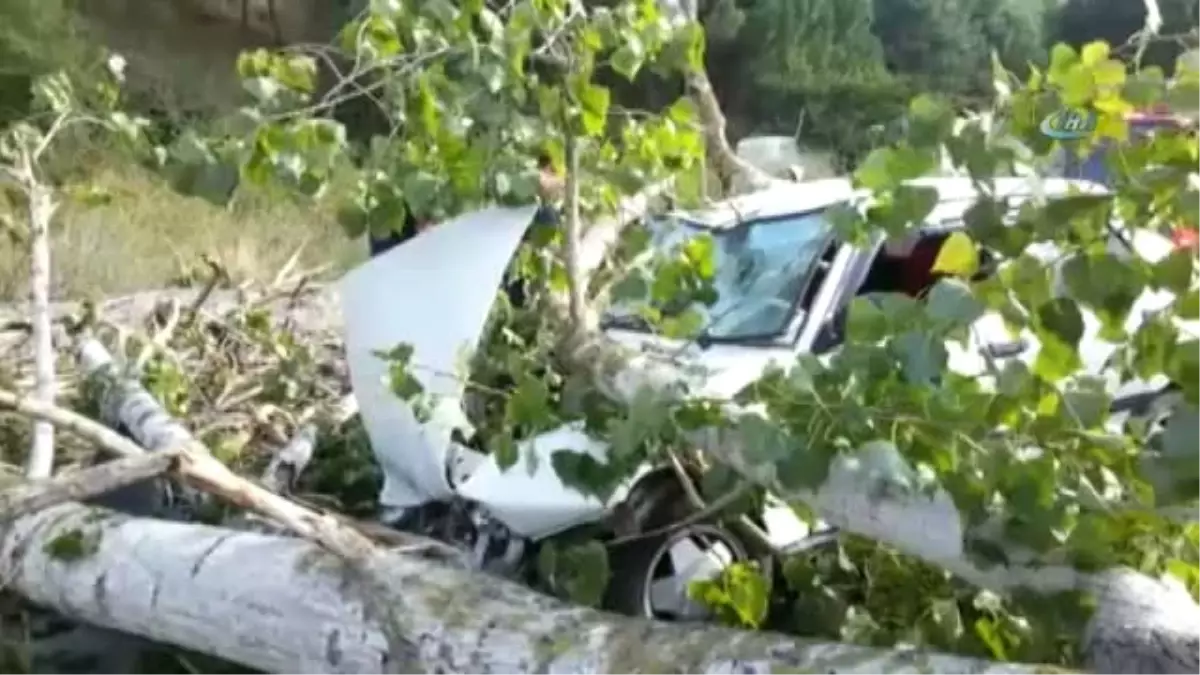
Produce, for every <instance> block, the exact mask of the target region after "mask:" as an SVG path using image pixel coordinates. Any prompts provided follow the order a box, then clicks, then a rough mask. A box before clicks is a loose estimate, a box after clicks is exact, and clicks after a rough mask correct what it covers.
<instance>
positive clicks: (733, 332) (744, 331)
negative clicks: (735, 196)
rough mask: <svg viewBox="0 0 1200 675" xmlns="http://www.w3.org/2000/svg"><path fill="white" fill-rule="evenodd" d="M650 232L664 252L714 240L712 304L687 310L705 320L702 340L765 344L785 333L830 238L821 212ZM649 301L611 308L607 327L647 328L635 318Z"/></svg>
mask: <svg viewBox="0 0 1200 675" xmlns="http://www.w3.org/2000/svg"><path fill="white" fill-rule="evenodd" d="M650 230H651V236H652V246H654V247H655V248H656V249H658V250H659V251H662V252H669V251H672V250H674V249H675V248H676V247H679V246H681V245H683V244H684V243H685V242H687V241H688V240H689V239H691V238H693V237H697V236H711V237H712V241H713V257H714V261H713V262H714V265H715V278H714V285H715V287H716V291H717V301H716V302H715V303H713V304H712V305H711V306H708V307H704V306H702V305H696V306H694V307H693V308H692V309H694V310H697V311H699V312H700V313H701V315H702V316H703V317H704V322H703V325H704V326H705V330H704V335H705V337H706V338H708V339H711V340H718V341H737V340H753V339H769V338H773V337H776V336H778V335H780V334H781V333H783V332H784V331H785V330H786V329H787V326H788V323H789V321H790V320H791V318H792V316H793V315H794V308H795V305H796V302H797V301H798V300H799V298H800V295H801V294H802V293H803V292H804V289H805V287H806V285H807V283H808V280H809V278H810V277H811V274H812V272H813V270H814V269H815V268H816V264H817V262H818V261H819V259H820V256H821V253H822V252H823V251H824V249H825V246H826V242H827V241H828V238H829V235H830V233H831V228H830V226H829V223H828V221H827V220H826V217H825V212H823V211H816V212H809V213H802V214H792V215H787V216H780V217H775V218H764V219H757V220H750V221H746V222H744V223H741V224H738V225H735V226H732V227H729V228H708V227H704V226H702V225H699V224H697V223H693V222H690V221H687V220H683V219H662V220H659V221H657V222H655V223H654V224H652V225H651V227H650ZM646 302H647V301H643V303H636V302H625V303H621V304H617V305H614V306H613V307H611V308H610V309H609V311H608V312H607V313H606V316H605V324H606V325H607V326H610V327H613V328H624V329H629V330H637V331H646V330H649V326H648V324H647V322H646V321H645V320H644V319H642V318H641V317H640V316H639V315H638V313H637V307H638V306H639V305H642V306H644V304H646ZM655 309H657V310H659V311H664V308H663V307H655ZM682 311H684V310H683V309H678V310H677V312H676V313H680V312H682Z"/></svg>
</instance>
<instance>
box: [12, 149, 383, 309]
mask: <svg viewBox="0 0 1200 675" xmlns="http://www.w3.org/2000/svg"><path fill="white" fill-rule="evenodd" d="M91 174H92V176H93V181H92V182H93V184H94V185H95V186H96V187H97V188H98V189H100V190H101V191H103V192H106V193H107V194H108V195H109V199H108V202H107V203H105V204H103V205H99V206H88V205H85V204H83V203H79V202H78V201H68V202H66V203H65V204H64V206H63V208H62V210H61V212H60V214H59V216H58V218H57V219H56V222H55V223H54V231H53V255H54V262H53V266H54V267H53V268H54V288H55V295H56V296H58V297H60V298H86V297H97V296H100V295H112V294H115V293H123V292H128V291H131V290H136V289H144V288H154V287H162V286H164V285H167V284H169V283H173V282H176V281H178V280H180V279H181V278H183V279H186V278H187V276H188V273H189V271H190V270H192V269H196V268H197V267H198V263H199V256H200V255H202V254H207V255H209V256H211V257H212V258H214V259H215V260H216V261H218V262H219V263H221V264H222V265H223V266H224V267H225V268H226V270H227V271H228V272H229V273H230V275H231V276H232V277H233V279H234V280H235V281H239V280H243V279H247V278H254V279H264V278H266V279H269V278H270V277H271V276H273V275H274V273H275V271H277V270H278V269H279V268H280V267H281V266H282V265H283V264H284V263H285V262H286V261H287V259H288V258H289V257H291V255H292V254H293V252H295V251H296V249H297V248H299V247H301V246H303V251H302V253H301V259H302V260H303V261H304V263H305V264H306V265H308V266H316V265H322V264H328V265H331V266H332V267H333V270H332V271H334V272H336V271H338V270H342V269H345V268H346V267H348V266H349V265H351V264H353V263H354V262H356V261H358V260H361V259H362V258H363V257H365V246H364V244H363V243H362V242H359V241H352V240H349V239H347V238H346V236H345V235H344V234H343V233H342V231H341V229H340V227H339V226H338V225H337V223H336V222H335V220H334V218H333V213H332V209H331V208H330V207H329V206H328V205H311V204H302V203H297V202H295V201H292V200H289V199H287V198H286V197H285V196H282V195H266V194H253V193H251V194H243V195H239V197H238V198H237V199H236V200H235V201H234V203H233V204H231V205H230V206H229V207H228V208H224V209H223V208H219V207H217V206H214V205H212V204H210V203H208V202H206V201H203V200H201V199H197V198H193V197H185V196H183V195H180V194H178V193H176V192H174V191H173V190H172V189H171V187H170V186H169V185H168V184H167V183H166V182H165V181H163V180H162V179H161V178H158V177H157V176H155V175H153V174H152V173H150V172H148V171H146V170H144V169H142V168H140V167H137V166H136V165H132V164H129V163H125V162H120V161H116V160H109V161H105V162H103V163H101V164H99V165H98V166H97V167H96V168H95V170H94V171H92V172H91ZM26 276H27V259H26V256H25V253H24V251H23V250H22V247H20V246H15V245H13V244H5V245H4V246H3V248H0V299H8V300H18V299H23V297H24V295H25V293H26V288H27V286H26Z"/></svg>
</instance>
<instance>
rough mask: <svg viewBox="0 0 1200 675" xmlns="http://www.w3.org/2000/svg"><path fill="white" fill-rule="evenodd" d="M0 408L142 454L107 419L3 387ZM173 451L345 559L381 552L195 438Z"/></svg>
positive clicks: (202, 475)
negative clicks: (241, 471) (245, 474)
mask: <svg viewBox="0 0 1200 675" xmlns="http://www.w3.org/2000/svg"><path fill="white" fill-rule="evenodd" d="M0 407H4V408H8V409H10V410H13V411H15V412H18V413H21V414H23V415H27V416H29V417H32V418H34V419H37V420H40V421H43V422H48V423H50V424H53V425H54V426H56V427H58V428H59V429H61V430H63V431H66V432H68V433H71V434H75V435H77V436H81V437H83V438H86V439H87V440H89V441H92V442H93V443H95V444H96V445H98V446H100V447H101V448H103V449H105V450H107V451H108V452H110V453H112V454H116V455H122V456H125V457H130V456H141V455H142V454H143V453H144V451H143V450H142V448H140V447H138V445H137V444H136V443H134V442H133V441H131V440H129V439H128V438H125V437H124V436H122V435H121V434H119V433H117V432H115V431H113V430H112V429H109V428H108V427H106V426H104V425H103V424H100V423H99V422H95V421H93V420H91V419H88V418H87V417H84V416H82V415H80V414H78V413H75V412H72V411H70V410H66V409H64V408H60V407H58V406H56V405H53V404H46V403H43V402H41V401H35V400H32V399H29V398H25V397H22V396H19V395H18V394H16V393H14V392H11V391H7V390H0ZM171 452H173V453H175V454H176V457H175V459H177V460H178V461H177V464H176V466H175V471H174V473H175V474H176V475H177V476H179V478H181V479H182V480H184V481H185V482H186V483H188V484H189V485H191V486H193V487H195V488H197V489H200V490H202V491H204V492H207V493H210V494H213V495H216V496H217V497H220V498H221V499H223V500H224V501H226V502H228V503H230V504H233V505H234V506H238V507H241V508H244V509H249V510H252V511H255V512H257V513H260V514H262V515H264V516H267V517H268V518H270V519H271V520H273V521H275V522H277V523H279V524H280V525H283V526H284V527H286V528H287V529H288V530H290V531H291V532H292V533H293V534H296V535H299V536H301V537H304V538H305V539H309V540H312V541H314V542H316V543H317V544H319V545H321V546H322V547H324V548H326V549H328V550H329V551H331V552H333V553H334V554H336V555H338V556H340V557H342V558H345V559H347V560H353V561H365V560H369V559H371V558H372V557H374V555H375V554H376V553H377V552H378V549H377V548H376V546H375V543H374V542H372V541H371V540H370V539H369V538H367V537H366V536H365V535H363V534H362V533H361V532H360V531H359V530H358V529H357V528H355V527H353V526H351V525H349V524H348V523H346V522H345V520H343V519H342V518H339V517H337V516H334V515H332V514H326V513H318V512H316V511H313V510H311V509H308V508H306V507H303V506H301V505H299V504H296V503H294V502H292V501H289V500H288V499H285V498H284V497H280V496H279V495H277V494H275V493H273V492H271V491H269V490H267V489H265V488H263V487H261V486H259V485H256V484H254V483H252V482H250V481H248V480H246V479H245V478H242V477H241V476H238V475H237V474H235V473H233V472H232V471H230V470H229V469H228V468H226V467H225V465H224V464H222V463H221V462H219V461H218V460H217V459H215V458H214V457H213V456H212V455H210V454H209V453H208V451H207V448H204V447H203V446H202V445H200V444H199V443H197V442H194V441H193V442H192V443H189V444H186V445H185V446H183V447H178V448H174V449H172V450H171ZM155 454H161V453H155ZM396 536H398V537H404V538H405V539H407V540H408V541H409V542H410V543H411V545H412V546H413V549H414V550H417V549H421V550H427V551H430V552H435V551H436V552H438V553H442V554H445V555H446V557H447V558H448V559H450V560H453V559H456V558H457V557H458V556H460V555H461V552H460V551H459V550H458V549H455V548H453V547H451V546H448V545H446V544H441V543H440V542H433V541H431V540H425V539H422V538H420V537H416V536H406V535H401V534H400V533H396Z"/></svg>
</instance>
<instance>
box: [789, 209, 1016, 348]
mask: <svg viewBox="0 0 1200 675" xmlns="http://www.w3.org/2000/svg"><path fill="white" fill-rule="evenodd" d="M956 231H959V228H958V227H953V224H952V223H948V224H946V225H945V226H942V227H938V228H936V229H933V228H931V229H929V230H926V231H922V232H920V233H914V235H913V236H912V237H910V238H909V239H907V240H906V241H902V242H893V243H892V245H890V246H889V245H884V246H881V247H880V248H879V250H878V251H877V252H876V253H875V258H874V259H873V260H872V261H871V264H870V266H869V267H868V269H867V274H866V278H865V279H864V280H863V282H862V283H861V285H859V287H858V289H857V290H856V291H855V292H854V293H853V294H852V295H849V296H847V301H846V303H845V304H844V305H842V306H841V307H840V308H839V309H838V310H837V312H835V313H834V315H833V316H832V317H831V318H830V320H829V321H828V323H827V325H826V326H825V327H824V328H823V330H821V331H819V332H818V334H817V337H816V339H815V340H814V343H813V345H812V351H813V353H816V354H820V353H823V352H826V351H829V350H831V349H833V348H835V347H837V346H838V345H839V344H841V342H842V341H843V340H844V339H845V327H846V316H847V312H848V310H849V301H850V300H851V299H853V298H854V297H859V296H865V295H870V294H872V293H903V294H905V295H908V296H910V297H913V298H917V299H920V298H924V297H925V294H926V293H928V292H929V289H930V288H932V287H933V285H934V284H936V283H937V281H938V280H939V279H941V278H942V277H943V276H944V275H942V274H939V273H937V272H934V271H933V267H934V264H935V263H936V261H937V257H938V253H939V252H940V251H941V248H942V244H944V243H945V241H946V239H948V238H949V237H950V235H951V234H953V233H954V232H956ZM999 261H1000V256H999V254H997V253H996V252H995V251H992V250H990V249H987V248H985V247H979V272H978V273H977V274H976V276H975V277H974V279H975V280H981V279H985V278H987V277H989V276H991V275H992V274H994V273H995V270H996V267H997V265H998V263H999Z"/></svg>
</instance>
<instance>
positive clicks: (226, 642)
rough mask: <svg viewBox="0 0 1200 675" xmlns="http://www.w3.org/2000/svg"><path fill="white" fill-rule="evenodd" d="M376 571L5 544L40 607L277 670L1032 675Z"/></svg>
mask: <svg viewBox="0 0 1200 675" xmlns="http://www.w3.org/2000/svg"><path fill="white" fill-rule="evenodd" d="M56 541H57V542H60V544H59V545H58V546H53V545H52V546H47V544H48V543H50V542H56ZM68 542H83V544H84V545H83V546H81V547H74V546H71V547H68V546H66V545H65V544H66V543H68ZM55 548H59V549H68V550H71V551H72V552H78V553H79V555H78V556H77V557H73V558H71V559H66V558H63V557H56V556H55V555H54V554H52V553H51V552H49V551H52V550H53V549H55ZM77 548H78V549H81V550H77ZM366 566H369V567H370V572H371V574H370V575H367V574H364V573H363V571H362V567H359V566H356V565H352V564H347V562H346V561H344V560H341V559H339V558H337V557H335V556H334V555H333V554H331V553H328V552H326V551H324V550H323V549H320V548H318V547H317V546H315V545H313V544H310V543H308V542H306V541H304V540H300V539H292V538H288V537H281V536H268V535H262V534H256V533H247V532H235V531H231V530H225V529H221V528H215V527H209V526H204V525H192V524H183V523H174V522H165V521H157V520H151V519H140V518H130V517H127V516H123V515H119V514H115V513H112V512H109V511H104V510H101V509H93V508H87V507H83V506H79V505H75V504H67V505H61V506H56V507H53V508H51V509H47V510H45V511H42V512H39V513H37V514H34V515H31V516H27V517H25V518H22V519H20V520H18V521H16V522H15V523H12V524H11V525H9V526H8V527H7V528H6V530H4V533H3V538H2V539H0V576H2V578H4V579H6V580H7V582H8V586H9V588H11V589H13V590H15V591H18V592H19V593H21V594H22V595H24V596H25V597H27V598H29V599H30V600H33V601H34V602H36V603H38V604H41V605H44V606H46V607H48V608H51V609H54V610H57V611H59V612H61V613H63V614H65V615H67V616H72V617H75V618H78V619H81V620H84V621H87V622H89V623H92V624H94V625H97V626H102V627H105V628H112V629H116V630H120V631H122V632H127V633H132V634H135V635H139V636H143V637H146V638H149V639H152V640H156V641H161V642H165V643H168V644H174V645H178V646H181V647H186V648H189V649H193V650H195V651H198V652H202V653H206V654H210V655H213V656H218V657H221V658H225V659H228V660H232V661H236V662H238V663H241V664H244V665H247V666H251V667H254V668H258V669H261V670H266V671H269V672H278V673H386V672H393V673H395V672H401V673H404V672H408V673H411V672H458V673H466V672H475V673H479V672H483V673H489V672H490V673H517V672H521V673H545V672H555V673H625V672H668V671H670V672H692V673H696V672H700V673H716V672H739V673H752V672H799V671H804V672H827V673H896V672H917V671H920V672H932V673H1021V672H1032V671H1031V670H1030V669H1031V666H1030V665H1022V664H993V663H988V662H984V661H979V660H976V659H968V658H962V657H956V656H949V655H939V654H929V653H924V652H919V651H914V650H879V649H870V648H865V647H855V646H850V645H842V644H836V643H832V644H831V643H817V642H809V641H806V640H800V639H796V638H790V637H785V636H780V635H776V634H771V633H750V632H742V631H735V630H731V629H726V628H721V627H718V626H712V625H696V624H690V625H689V624H666V623H657V622H648V621H642V620H638V619H629V618H624V617H618V616H614V615H609V614H605V613H602V612H598V611H594V610H590V609H585V608H580V607H574V606H568V605H566V604H564V603H561V602H558V601H556V600H554V599H552V598H549V597H546V596H542V595H539V594H537V593H534V592H532V591H530V590H529V589H527V588H525V587H523V586H519V585H517V584H514V583H511V582H508V581H504V580H501V579H496V578H493V577H489V576H486V575H484V574H481V573H476V572H471V571H467V570H462V569H458V568H455V567H454V566H451V565H448V564H445V563H444V562H442V561H439V560H436V559H434V560H431V559H428V558H426V557H422V556H418V555H410V554H404V553H398V552H386V553H380V554H379V555H377V556H376V557H375V559H374V560H371V561H367V563H366ZM371 578H373V579H382V580H383V581H382V584H376V583H371V582H370V581H368V579H371ZM380 586H382V588H381V587H380Z"/></svg>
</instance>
